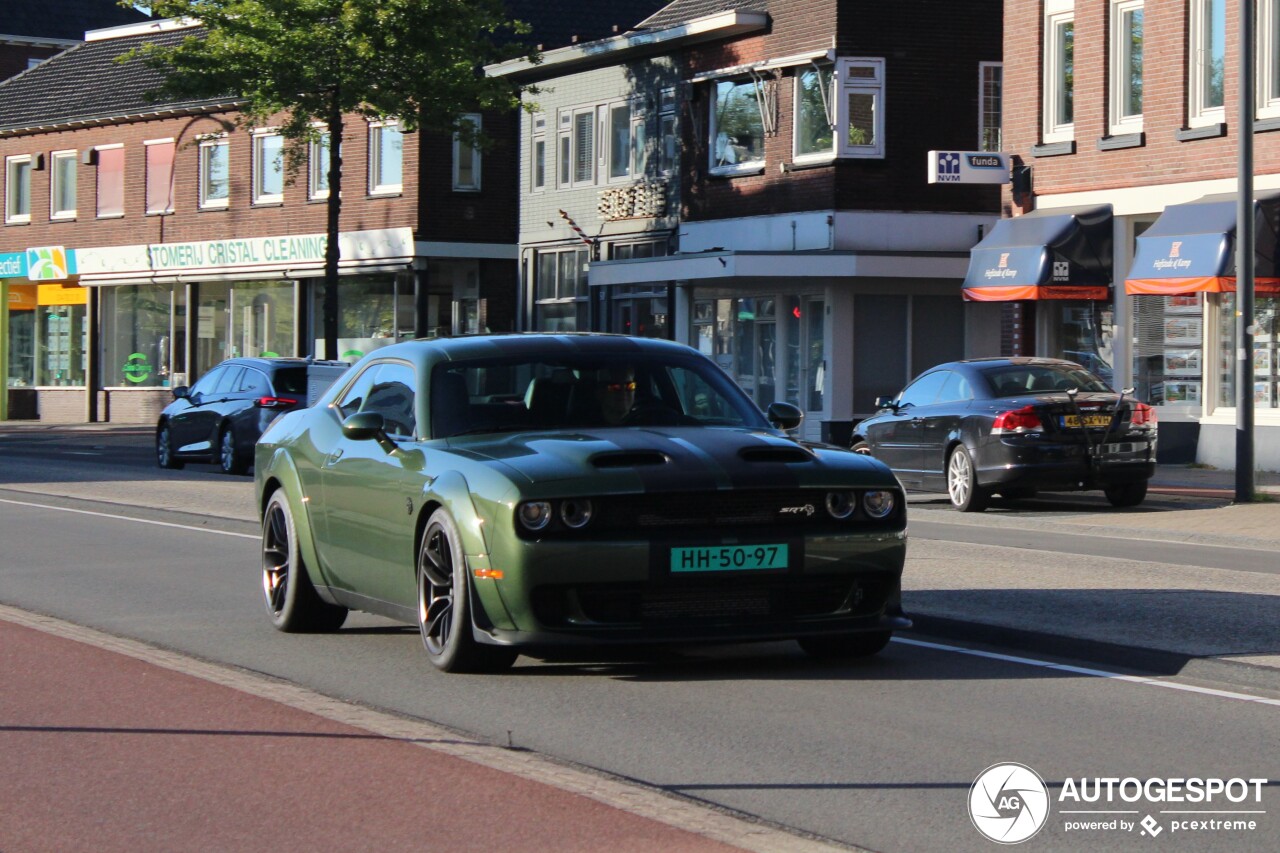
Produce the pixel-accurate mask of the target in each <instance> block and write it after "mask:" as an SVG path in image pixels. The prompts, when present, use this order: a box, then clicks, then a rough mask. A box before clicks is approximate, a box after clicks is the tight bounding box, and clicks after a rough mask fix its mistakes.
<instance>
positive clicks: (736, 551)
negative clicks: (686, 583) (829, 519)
mask: <svg viewBox="0 0 1280 853" xmlns="http://www.w3.org/2000/svg"><path fill="white" fill-rule="evenodd" d="M786 567H787V546H786V545H713V546H711V547H707V548H672V549H671V571H673V572H739V571H752V570H758V569H759V570H763V569H785V568H786Z"/></svg>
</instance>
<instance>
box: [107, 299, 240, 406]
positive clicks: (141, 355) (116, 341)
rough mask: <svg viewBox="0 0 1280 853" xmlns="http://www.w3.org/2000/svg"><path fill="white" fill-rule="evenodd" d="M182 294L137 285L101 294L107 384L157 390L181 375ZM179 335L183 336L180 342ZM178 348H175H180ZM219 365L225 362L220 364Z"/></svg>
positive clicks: (183, 320) (183, 319)
mask: <svg viewBox="0 0 1280 853" xmlns="http://www.w3.org/2000/svg"><path fill="white" fill-rule="evenodd" d="M183 291H184V289H183V288H178V291H177V293H176V294H175V292H174V288H173V287H171V286H170V285H167V284H136V285H121V286H118V287H104V288H102V347H103V361H102V384H103V385H104V386H106V387H121V388H158V387H165V386H168V385H169V384H170V380H171V379H172V375H173V372H174V371H175V370H178V371H180V370H181V364H182V363H181V357H182V353H183V351H184V347H183V341H184V340H185V337H184V336H182V329H183V324H184V322H185V317H184V313H185V311H184V309H183V303H182V301H181V295H182V293H183ZM175 335H177V336H179V337H178V340H177V341H175V340H174V337H175ZM175 344H176V345H175ZM219 360H220V359H219Z"/></svg>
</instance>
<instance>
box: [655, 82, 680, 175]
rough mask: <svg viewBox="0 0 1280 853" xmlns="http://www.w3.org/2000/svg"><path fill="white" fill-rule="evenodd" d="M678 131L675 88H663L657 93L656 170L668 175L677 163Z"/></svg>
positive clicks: (678, 151)
mask: <svg viewBox="0 0 1280 853" xmlns="http://www.w3.org/2000/svg"><path fill="white" fill-rule="evenodd" d="M679 155H680V133H679V125H678V124H676V90H675V89H674V88H669V89H663V90H662V92H661V93H659V95H658V172H660V173H661V174H663V175H669V174H671V173H672V172H673V171H675V169H676V166H677V164H678V163H679V159H680V157H679Z"/></svg>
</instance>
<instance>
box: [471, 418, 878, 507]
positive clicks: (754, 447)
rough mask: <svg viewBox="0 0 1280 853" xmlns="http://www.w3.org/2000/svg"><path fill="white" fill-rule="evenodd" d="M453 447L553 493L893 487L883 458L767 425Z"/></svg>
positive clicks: (550, 436)
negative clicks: (549, 487)
mask: <svg viewBox="0 0 1280 853" xmlns="http://www.w3.org/2000/svg"><path fill="white" fill-rule="evenodd" d="M449 449H450V451H451V452H454V453H457V454H460V455H466V456H469V457H471V458H472V459H475V460H477V461H479V460H484V461H487V462H489V463H490V464H494V465H500V466H502V467H503V468H505V469H507V471H508V476H511V475H513V474H514V475H515V476H514V477H513V479H522V480H524V481H526V483H527V485H534V486H541V485H545V484H551V483H556V484H558V488H557V489H556V491H561V490H564V491H566V492H568V491H570V490H572V491H582V490H586V491H587V492H590V493H593V494H603V493H608V492H635V491H644V492H654V491H714V490H718V489H750V488H776V489H785V488H789V487H805V486H813V487H840V486H843V487H855V486H857V487H867V486H887V487H893V486H896V484H897V481H896V480H895V479H894V477H893V475H892V474H891V473H890V472H889V470H888V469H887V468H886V467H885V466H884V465H883V464H881V463H880V462H877V461H876V460H874V459H871V458H870V457H867V456H861V455H858V454H854V453H850V452H848V451H845V450H841V449H839V448H834V447H828V446H826V445H819V444H808V443H804V442H798V441H794V440H792V439H788V438H785V437H783V436H780V435H777V434H775V433H771V432H767V431H764V430H750V429H739V428H731V427H664V428H646V429H636V428H617V429H597V430H585V431H566V432H536V433H535V432H523V433H514V434H505V435H489V436H468V437H466V438H455V439H450V440H449Z"/></svg>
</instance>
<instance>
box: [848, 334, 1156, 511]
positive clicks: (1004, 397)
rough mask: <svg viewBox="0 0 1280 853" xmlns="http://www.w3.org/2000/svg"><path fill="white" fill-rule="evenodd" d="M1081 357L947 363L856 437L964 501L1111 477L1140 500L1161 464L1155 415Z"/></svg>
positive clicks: (912, 483) (1088, 484)
mask: <svg viewBox="0 0 1280 853" xmlns="http://www.w3.org/2000/svg"><path fill="white" fill-rule="evenodd" d="M1131 393H1132V390H1131V389H1130V390H1127V391H1124V392H1120V393H1117V392H1115V391H1113V390H1111V389H1110V388H1109V387H1107V384H1106V383H1105V382H1103V381H1102V380H1101V379H1099V378H1098V377H1097V376H1095V375H1094V374H1092V373H1090V372H1089V371H1088V370H1086V369H1085V368H1083V367H1081V366H1080V365H1078V364H1076V363H1074V362H1070V361H1060V360H1057V359H1046V358H988V359H975V360H971V361H955V362H950V363H948V364H940V365H938V366H937V367H934V368H932V369H930V370H927V371H925V372H924V373H922V374H921V375H920V376H918V377H917V378H916V380H915V381H914V382H912V383H911V384H910V385H908V386H907V387H906V388H905V389H903V391H902V393H900V394H899V395H898V396H897V397H896V398H889V397H882V398H880V399H878V400H876V406H877V407H878V408H879V409H880V411H879V412H877V413H876V415H875V416H873V417H870V418H867V419H866V420H864V421H862V422H861V423H859V424H858V425H857V426H856V427H855V428H854V435H853V449H854V450H855V451H858V452H860V453H869V454H871V455H872V456H875V457H876V458H877V459H880V460H881V461H883V462H885V463H886V464H887V465H888V466H889V467H890V468H892V469H893V472H894V473H895V474H897V475H898V479H899V480H900V481H902V484H903V485H904V486H905V487H907V488H908V489H920V490H926V491H940V490H943V489H945V490H946V491H947V493H948V495H949V496H950V498H951V503H952V504H953V505H954V506H955V507H956V509H958V510H960V511H962V512H981V511H982V510H984V509H986V507H987V505H988V503H989V501H990V499H991V497H992V495H996V494H998V495H1000V496H1002V497H1005V498H1022V497H1030V496H1032V495H1034V494H1035V493H1036V492H1037V491H1039V490H1044V491H1079V490H1085V489H1102V490H1103V491H1104V492H1105V493H1106V496H1107V500H1109V501H1110V502H1111V503H1112V505H1114V506H1121V507H1123V506H1136V505H1138V504H1140V503H1142V500H1143V499H1144V498H1145V497H1146V495H1147V481H1148V480H1150V479H1151V475H1152V474H1154V473H1155V462H1156V415H1155V411H1154V410H1153V409H1152V408H1151V407H1150V406H1148V405H1146V404H1145V403H1140V402H1138V401H1137V400H1134V399H1132V398H1131V397H1130V396H1129V394H1131Z"/></svg>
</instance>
